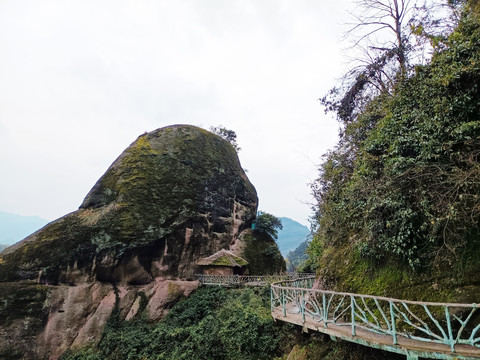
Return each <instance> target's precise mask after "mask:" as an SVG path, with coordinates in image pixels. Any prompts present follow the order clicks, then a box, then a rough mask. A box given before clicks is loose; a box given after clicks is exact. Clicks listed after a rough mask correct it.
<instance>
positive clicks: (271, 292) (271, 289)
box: [270, 286, 273, 313]
mask: <svg viewBox="0 0 480 360" xmlns="http://www.w3.org/2000/svg"><path fill="white" fill-rule="evenodd" d="M270 312H272V313H273V286H270Z"/></svg>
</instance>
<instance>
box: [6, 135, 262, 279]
mask: <svg viewBox="0 0 480 360" xmlns="http://www.w3.org/2000/svg"><path fill="white" fill-rule="evenodd" d="M257 202H258V201H257V195H256V192H255V188H254V187H253V186H252V184H251V183H250V181H249V180H248V179H247V177H246V175H245V173H244V171H243V170H242V168H241V166H240V163H239V160H238V157H237V154H236V152H235V150H234V149H233V147H232V146H231V145H230V144H229V143H228V142H227V141H225V140H223V139H221V138H220V137H218V136H216V135H214V134H211V133H209V132H207V131H205V130H203V129H199V128H196V127H193V126H171V127H166V128H162V129H158V130H156V131H153V132H151V133H148V134H144V135H141V136H140V137H139V138H138V139H137V140H136V141H135V142H134V143H133V144H132V145H130V146H129V147H128V148H127V149H126V150H125V151H124V152H123V153H122V154H121V155H120V156H119V157H118V159H117V160H115V162H114V163H113V164H112V165H111V166H110V168H109V169H108V170H107V172H106V173H105V174H104V175H103V176H102V177H101V178H100V180H98V182H97V183H96V184H95V186H94V187H93V189H92V190H91V191H90V192H89V193H88V195H87V196H86V197H85V200H84V201H83V203H82V205H81V206H80V209H79V210H77V211H75V212H73V213H70V214H68V215H66V216H64V217H63V218H61V219H58V220H56V221H54V222H52V223H50V224H48V225H47V226H45V227H44V228H42V229H41V230H39V231H38V232H36V233H35V234H33V235H31V236H29V237H27V238H26V239H25V240H23V241H21V242H20V243H18V244H16V245H14V246H12V247H10V248H8V249H6V250H5V251H4V252H3V253H2V260H3V262H2V263H0V280H3V281H5V280H14V279H22V280H26V279H29V280H37V279H39V280H40V282H43V283H47V284H56V283H58V282H62V283H71V284H76V283H78V282H84V281H87V280H88V281H92V280H99V281H103V282H114V283H126V284H132V285H139V284H146V283H149V282H151V281H153V279H154V278H156V277H160V276H174V277H181V278H193V275H194V273H195V267H194V266H195V264H194V261H193V260H194V259H196V258H199V257H206V256H209V255H211V254H213V253H215V252H216V251H218V250H220V249H226V248H229V247H230V244H233V243H234V242H235V240H236V238H237V237H238V235H239V234H240V233H241V232H242V231H243V230H244V229H246V228H249V227H250V226H251V223H252V221H253V220H254V218H255V214H256V208H257Z"/></svg>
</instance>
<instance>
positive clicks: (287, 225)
mask: <svg viewBox="0 0 480 360" xmlns="http://www.w3.org/2000/svg"><path fill="white" fill-rule="evenodd" d="M280 220H281V221H282V226H283V229H282V230H279V231H278V239H277V244H278V248H279V249H280V252H281V253H282V255H283V257H286V256H287V255H288V252H289V251H292V250H295V249H296V248H297V247H298V246H299V245H300V244H301V243H302V242H304V241H306V240H307V237H308V235H309V234H310V230H309V229H308V227H306V226H305V225H302V224H300V223H299V222H298V221H295V220H292V219H290V218H288V217H281V218H280Z"/></svg>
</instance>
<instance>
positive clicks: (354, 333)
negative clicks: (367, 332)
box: [350, 295, 357, 336]
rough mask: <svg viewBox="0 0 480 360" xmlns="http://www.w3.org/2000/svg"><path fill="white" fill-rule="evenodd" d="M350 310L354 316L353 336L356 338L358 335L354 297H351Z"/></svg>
mask: <svg viewBox="0 0 480 360" xmlns="http://www.w3.org/2000/svg"><path fill="white" fill-rule="evenodd" d="M350 310H351V314H352V336H355V335H356V334H357V333H356V331H355V300H354V298H353V295H350Z"/></svg>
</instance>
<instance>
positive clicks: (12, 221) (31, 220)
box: [0, 211, 49, 251]
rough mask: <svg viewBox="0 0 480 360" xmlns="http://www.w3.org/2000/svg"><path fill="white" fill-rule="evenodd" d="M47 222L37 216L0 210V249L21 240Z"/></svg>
mask: <svg viewBox="0 0 480 360" xmlns="http://www.w3.org/2000/svg"><path fill="white" fill-rule="evenodd" d="M48 222H49V221H48V220H46V219H42V218H41V217H38V216H22V215H16V214H10V213H6V212H1V211H0V251H2V250H3V248H5V247H7V246H10V245H12V244H15V243H16V242H19V241H20V240H23V239H24V238H26V237H27V236H28V235H30V234H32V233H34V232H35V231H37V230H38V229H40V228H42V227H43V226H45V225H46V224H47V223H48Z"/></svg>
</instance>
